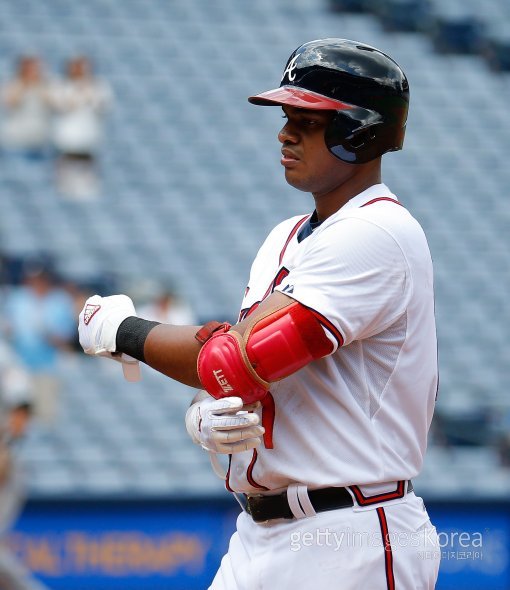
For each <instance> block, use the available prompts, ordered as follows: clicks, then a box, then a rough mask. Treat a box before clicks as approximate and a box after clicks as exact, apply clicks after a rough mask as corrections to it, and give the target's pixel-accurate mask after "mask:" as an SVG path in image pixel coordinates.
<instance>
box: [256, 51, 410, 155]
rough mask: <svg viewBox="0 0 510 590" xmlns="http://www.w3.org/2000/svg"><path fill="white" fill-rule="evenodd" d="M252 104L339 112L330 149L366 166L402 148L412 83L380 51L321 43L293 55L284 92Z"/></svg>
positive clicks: (330, 130) (327, 136)
mask: <svg viewBox="0 0 510 590" xmlns="http://www.w3.org/2000/svg"><path fill="white" fill-rule="evenodd" d="M248 100H249V101H250V102H251V103H253V104H257V105H291V106H294V107H299V108H305V109H320V110H333V111H336V115H335V117H334V118H333V120H332V121H331V123H330V124H329V125H328V126H327V128H326V131H325V134H324V139H325V142H326V146H327V148H328V149H329V151H330V152H331V153H332V154H333V155H334V156H336V157H337V158H339V159H340V160H342V161H344V162H348V163H350V164H363V163H365V162H370V161H371V160H374V159H375V158H378V157H379V156H382V155H383V154H385V153H386V152H390V151H397V150H400V149H402V144H403V141H404V134H405V126H406V119H407V111H408V107H409V83H408V81H407V78H406V76H405V74H404V72H403V71H402V69H401V68H400V66H399V65H398V64H397V63H396V62H395V61H394V60H393V59H391V57H389V56H388V55H386V54H385V53H383V52H382V51H379V50H378V49H375V48H374V47H370V46H369V45H365V44H363V43H358V42H357V41H349V40H347V39H319V40H316V41H310V42H309V43H305V44H304V45H301V46H300V47H298V48H297V49H296V50H295V51H294V53H293V54H292V55H291V56H290V57H289V59H288V61H287V64H286V66H285V71H284V72H283V77H282V80H281V83H280V87H279V88H276V89H274V90H269V91H267V92H263V93H262V94H257V95H256V96H250V97H249V99H248Z"/></svg>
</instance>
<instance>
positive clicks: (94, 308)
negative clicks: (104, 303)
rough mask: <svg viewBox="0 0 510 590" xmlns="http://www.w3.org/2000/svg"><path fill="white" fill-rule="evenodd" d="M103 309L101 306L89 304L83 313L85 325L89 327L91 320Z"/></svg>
mask: <svg viewBox="0 0 510 590" xmlns="http://www.w3.org/2000/svg"><path fill="white" fill-rule="evenodd" d="M100 309H101V306H100V305H91V304H90V303H88V304H87V305H86V306H85V310H84V311H83V323H84V324H85V325H86V326H88V325H89V324H90V320H91V319H92V318H93V317H94V316H95V315H96V313H97V312H98V311H99V310H100Z"/></svg>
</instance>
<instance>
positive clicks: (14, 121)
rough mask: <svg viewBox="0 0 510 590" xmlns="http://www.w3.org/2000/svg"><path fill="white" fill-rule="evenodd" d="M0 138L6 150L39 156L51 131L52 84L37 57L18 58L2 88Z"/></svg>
mask: <svg viewBox="0 0 510 590" xmlns="http://www.w3.org/2000/svg"><path fill="white" fill-rule="evenodd" d="M1 103H2V107H3V113H2V114H3V116H2V124H1V141H2V146H3V148H4V149H5V150H8V151H11V152H14V153H21V154H25V155H27V156H32V157H40V156H41V155H43V154H44V152H45V151H46V150H47V147H48V143H49V133H50V115H51V111H50V86H49V84H48V82H47V80H46V77H45V74H44V68H43V64H42V61H41V60H40V59H39V58H38V57H34V56H24V57H21V58H20V59H19V61H18V65H17V71H16V74H15V76H14V78H13V79H12V80H11V81H9V82H7V83H6V84H4V85H3V87H2V89H1Z"/></svg>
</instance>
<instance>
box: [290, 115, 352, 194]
mask: <svg viewBox="0 0 510 590" xmlns="http://www.w3.org/2000/svg"><path fill="white" fill-rule="evenodd" d="M283 116H284V118H285V119H286V123H285V125H284V126H283V128H282V129H281V131H280V133H279V134H278V140H279V141H280V142H281V144H282V150H281V151H282V159H281V163H282V166H284V168H285V179H286V180H287V182H288V183H289V184H290V185H291V186H293V187H295V188H297V189H299V190H302V191H306V192H310V193H313V194H314V195H316V196H318V195H322V194H327V193H330V192H331V191H333V190H335V189H336V188H338V187H339V186H341V185H342V184H344V183H345V182H346V180H348V179H349V178H350V177H351V176H352V175H353V174H354V173H355V170H354V166H353V165H352V164H346V163H344V162H342V161H341V160H339V159H338V158H335V156H333V155H332V154H331V153H330V152H329V150H328V149H327V147H326V144H325V142H324V131H325V129H326V127H327V125H328V124H329V122H330V121H331V119H332V118H333V117H334V112H333V111H319V110H317V111H315V110H311V109H299V108H296V107H291V106H288V105H284V106H283Z"/></svg>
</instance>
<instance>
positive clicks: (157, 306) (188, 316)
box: [139, 285, 196, 326]
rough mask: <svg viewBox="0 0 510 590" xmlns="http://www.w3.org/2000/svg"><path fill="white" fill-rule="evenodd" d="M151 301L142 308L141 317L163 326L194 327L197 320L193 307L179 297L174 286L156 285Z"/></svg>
mask: <svg viewBox="0 0 510 590" xmlns="http://www.w3.org/2000/svg"><path fill="white" fill-rule="evenodd" d="M152 289H153V292H152V296H151V297H150V299H149V301H148V302H147V303H145V304H144V305H142V306H140V309H139V315H140V317H142V318H145V319H146V320H152V321H154V322H161V323H162V324H174V325H179V326H183V325H191V326H192V325H194V324H195V323H196V318H195V315H194V313H193V310H192V309H191V306H190V305H189V304H188V303H187V302H186V301H184V300H183V299H182V298H181V297H179V296H178V294H177V291H176V290H175V288H174V287H173V286H172V285H166V286H163V285H157V286H156V285H154V286H153V288H152Z"/></svg>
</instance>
